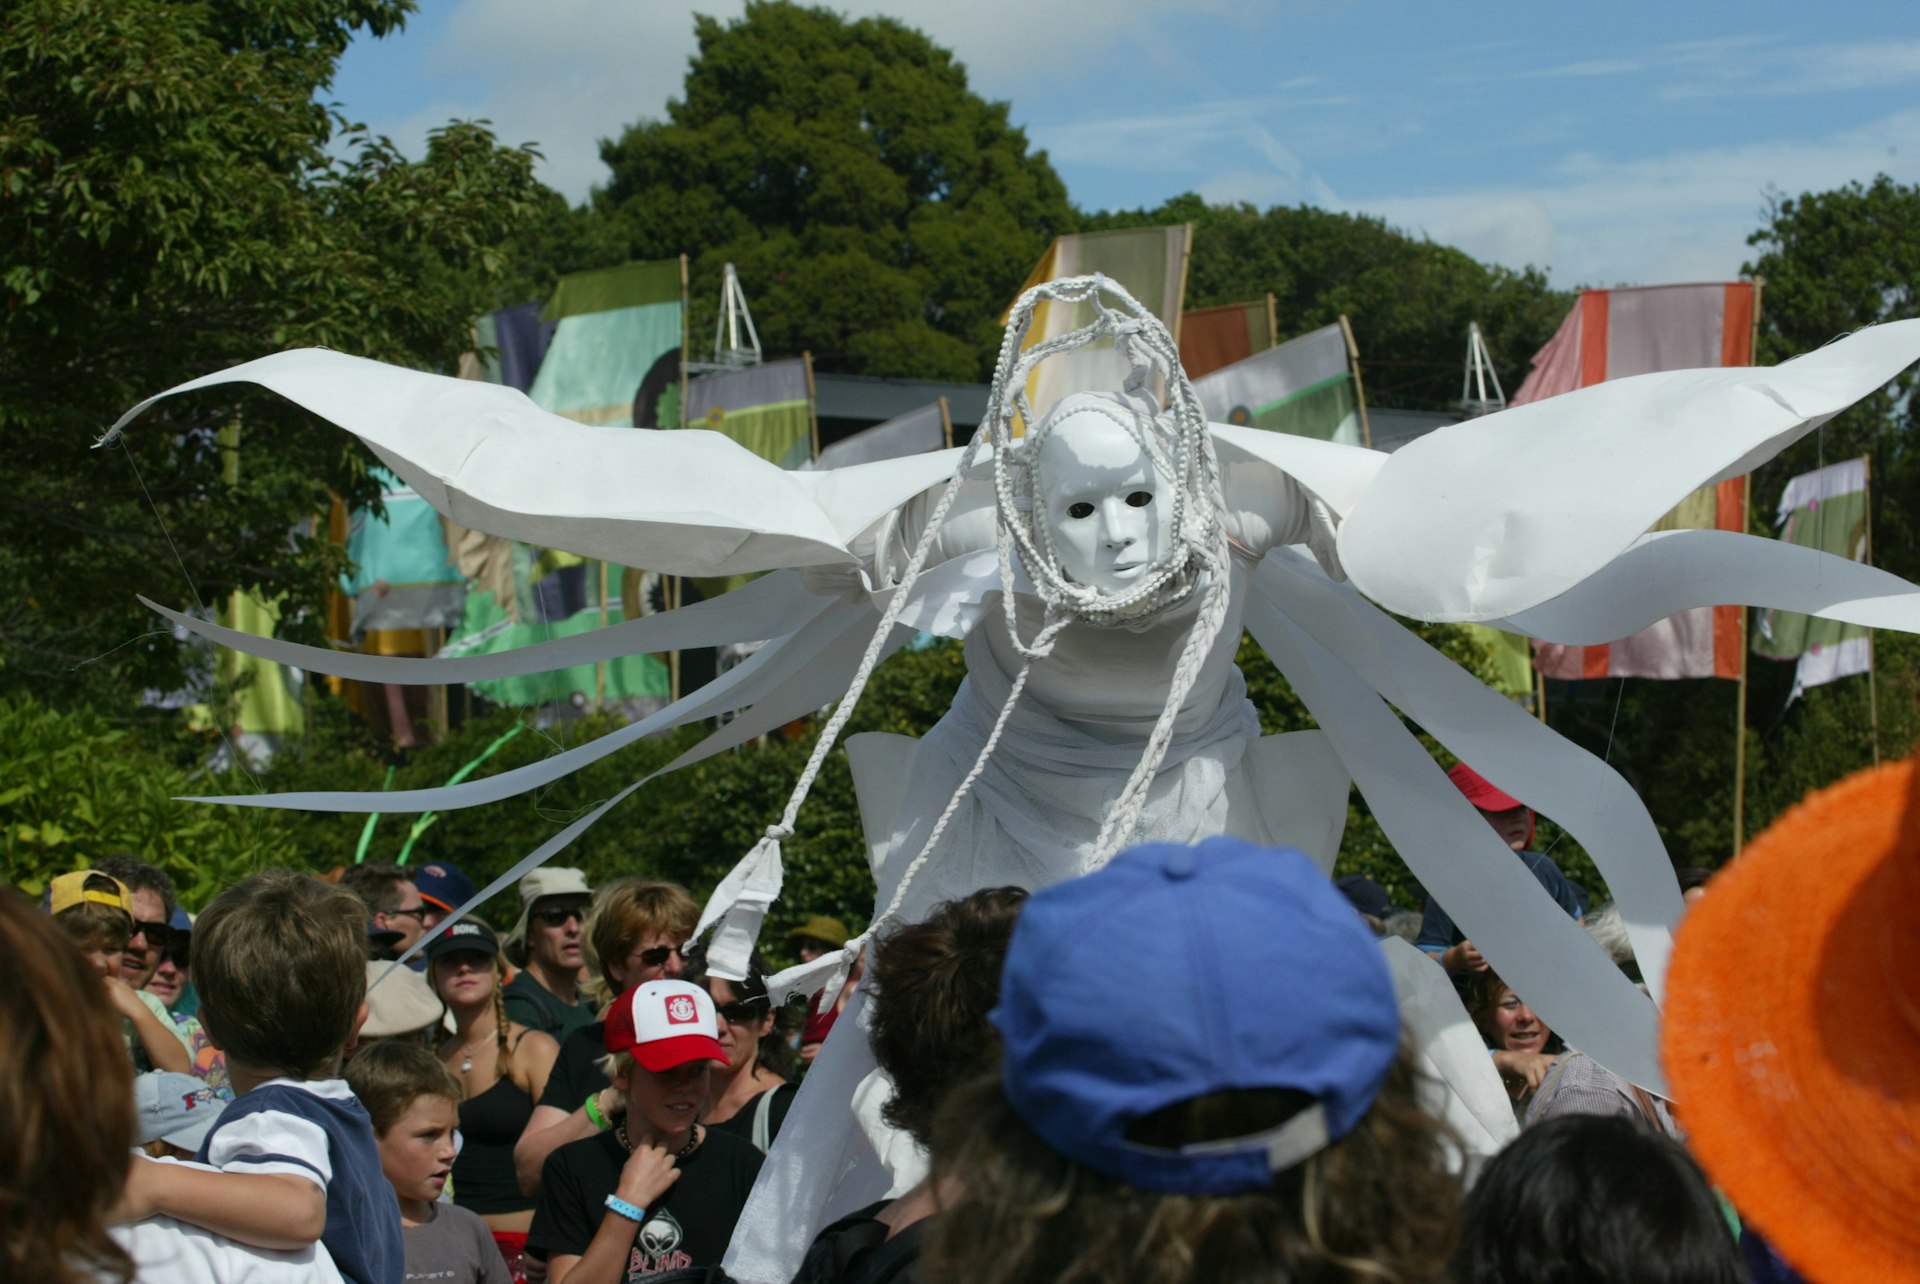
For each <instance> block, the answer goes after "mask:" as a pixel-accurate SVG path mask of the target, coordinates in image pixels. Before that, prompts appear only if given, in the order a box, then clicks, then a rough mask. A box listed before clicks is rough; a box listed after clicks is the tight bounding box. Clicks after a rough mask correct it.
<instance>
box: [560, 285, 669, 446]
mask: <svg viewBox="0 0 1920 1284" xmlns="http://www.w3.org/2000/svg"><path fill="white" fill-rule="evenodd" d="M541 319H542V320H545V321H553V322H557V323H558V324H557V325H556V326H555V328H554V332H553V341H552V343H551V344H549V345H548V347H547V351H546V356H545V358H544V359H543V360H542V361H541V363H540V372H539V373H538V374H537V375H535V376H534V379H533V386H532V387H531V388H530V389H528V392H527V395H528V396H530V397H532V398H533V401H534V404H535V405H538V406H540V407H542V408H543V409H546V410H551V411H553V412H554V413H555V414H559V415H565V416H566V417H567V418H569V419H576V420H578V421H580V422H581V423H583V424H601V425H606V426H609V427H617V428H631V427H633V399H634V394H635V393H637V392H638V391H639V390H640V381H641V380H642V379H644V378H646V376H647V371H648V370H649V369H651V368H652V367H653V363H654V362H655V361H657V360H659V358H660V357H661V355H662V354H664V353H666V352H667V351H669V350H670V349H673V348H677V347H679V346H680V341H681V337H682V331H683V328H684V326H685V322H686V287H685V278H684V277H683V276H682V273H681V263H680V260H679V259H677V258H672V259H656V260H653V261H651V262H646V263H627V264H623V265H622V266H620V267H612V268H602V269H601V270H599V271H597V272H577V273H575V274H574V275H572V276H564V277H561V278H560V284H559V285H558V286H556V287H555V288H554V291H553V297H552V298H550V299H549V300H547V306H546V309H545V311H543V312H542V313H541Z"/></svg>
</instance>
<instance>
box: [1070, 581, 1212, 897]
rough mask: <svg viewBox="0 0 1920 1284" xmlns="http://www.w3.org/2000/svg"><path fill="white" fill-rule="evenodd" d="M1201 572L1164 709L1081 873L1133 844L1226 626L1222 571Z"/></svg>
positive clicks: (1098, 865) (1109, 810)
mask: <svg viewBox="0 0 1920 1284" xmlns="http://www.w3.org/2000/svg"><path fill="white" fill-rule="evenodd" d="M1207 569H1208V573H1209V576H1210V578H1209V580H1208V583H1207V589H1206V596H1205V597H1204V598H1203V599H1202V601H1201V607H1200V615H1199V618H1198V619H1196V620H1195V621H1194V623H1193V629H1192V631H1191V632H1189V633H1188V634H1187V643H1186V646H1185V647H1183V648H1182V649H1181V652H1180V662H1179V664H1178V665H1177V666H1175V668H1174V671H1173V681H1172V683H1171V684H1170V686H1169V687H1168V691H1167V703H1166V705H1165V706H1164V707H1163V708H1162V709H1161V710H1160V717H1159V718H1158V719H1156V720H1155V722H1154V724H1153V731H1152V733H1151V734H1150V735H1149V736H1148V737H1147V747H1146V750H1145V752H1143V753H1142V754H1141V755H1140V761H1139V762H1138V763H1137V764H1135V766H1134V769H1133V775H1131V776H1129V777H1128V778H1127V783H1126V786H1125V788H1123V789H1122V790H1121V791H1120V796H1119V797H1118V798H1116V799H1115V800H1114V803H1113V806H1112V807H1111V808H1110V809H1108V811H1107V818H1106V820H1105V822H1103V823H1102V824H1101V826H1100V835H1099V837H1098V838H1096V839H1095V840H1094V844H1093V852H1092V854H1091V855H1090V856H1088V858H1087V859H1086V860H1085V861H1084V862H1083V863H1082V865H1081V869H1082V871H1083V872H1084V871H1089V870H1095V869H1098V868H1100V867H1101V866H1102V865H1104V864H1106V863H1107V862H1108V861H1109V860H1111V859H1112V858H1113V856H1114V854H1115V853H1116V852H1118V851H1120V850H1121V849H1122V848H1124V847H1126V846H1127V845H1129V844H1130V843H1132V842H1133V839H1134V833H1135V831H1136V830H1137V829H1138V828H1139V827H1140V816H1141V813H1142V812H1143V811H1145V809H1146V805H1147V794H1148V792H1149V791H1150V790H1151V788H1152V786H1153V779H1154V777H1155V776H1156V775H1158V774H1159V772H1160V764H1161V763H1162V762H1163V761H1165V759H1166V756H1167V749H1168V747H1169V746H1170V745H1171V744H1172V743H1173V727H1174V722H1175V720H1176V719H1177V718H1178V717H1179V715H1180V707H1181V706H1182V705H1184V704H1185V703H1186V702H1187V693H1188V692H1190V691H1191V690H1193V684H1194V682H1195V681H1196V680H1197V679H1198V678H1199V676H1200V668H1201V666H1202V665H1203V664H1205V662H1206V659H1207V655H1208V653H1210V652H1211V651H1212V650H1213V644H1214V641H1215V639H1217V638H1218V637H1219V636H1220V630H1221V627H1222V626H1223V625H1224V624H1225V622H1226V618H1227V603H1228V598H1229V596H1230V593H1231V584H1230V582H1229V576H1228V570H1227V567H1226V566H1225V565H1224V564H1217V565H1210V566H1209V567H1208V568H1207Z"/></svg>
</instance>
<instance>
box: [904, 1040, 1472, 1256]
mask: <svg viewBox="0 0 1920 1284" xmlns="http://www.w3.org/2000/svg"><path fill="white" fill-rule="evenodd" d="M1116 1019H1122V1018H1116ZM1415 1089H1416V1080H1415V1074H1414V1070H1413V1066H1412V1062H1411V1061H1410V1060H1409V1059H1408V1057H1407V1056H1406V1055H1405V1053H1404V1052H1403V1053H1402V1055H1401V1056H1400V1057H1399V1058H1398V1059H1397V1060H1396V1061H1395V1063H1394V1065H1393V1068H1392V1070H1391V1071H1390V1072H1389V1073H1388V1076H1387V1079H1386V1082H1385V1083H1384V1084H1383V1085H1382V1086H1381V1089H1380V1092H1379V1095H1378V1096H1377V1097H1376V1098H1375V1099H1374V1102H1373V1105H1372V1107H1371V1108H1370V1109H1369V1110H1368V1112H1367V1115H1366V1117H1365V1118H1364V1119H1362V1120H1361V1121H1360V1123H1359V1125H1358V1126H1356V1127H1355V1128H1354V1130H1353V1131H1352V1132H1350V1133H1348V1134H1347V1135H1346V1136H1345V1137H1343V1138H1341V1139H1340V1140H1339V1141H1337V1142H1335V1143H1334V1144H1333V1145H1331V1146H1329V1147H1327V1148H1326V1149H1325V1150H1323V1151H1321V1152H1320V1153H1318V1154H1316V1155H1314V1156H1313V1157H1312V1158H1310V1159H1308V1160H1306V1161H1305V1162H1304V1163H1301V1164H1297V1165H1295V1166H1294V1167H1292V1168H1289V1169H1285V1170H1283V1171H1281V1172H1277V1173H1275V1174H1274V1175H1273V1184H1272V1185H1271V1186H1268V1187H1266V1188H1264V1189H1261V1190H1257V1191H1251V1192H1248V1193H1245V1194H1238V1195H1183V1194H1166V1193H1162V1192H1158V1191H1149V1190H1140V1189H1137V1188H1135V1187H1133V1186H1129V1185H1126V1184H1124V1183H1122V1182H1118V1181H1115V1180H1113V1179H1112V1178H1109V1177H1105V1176H1102V1175H1101V1174H1099V1173H1096V1172H1094V1171H1092V1170H1091V1169H1088V1168H1086V1167H1084V1166H1082V1165H1080V1164H1078V1163H1075V1162H1074V1161H1073V1160H1071V1159H1068V1158H1066V1157H1065V1156H1063V1155H1061V1154H1059V1153H1058V1152H1056V1151H1054V1150H1053V1149H1052V1148H1050V1147H1049V1146H1048V1145H1047V1144H1046V1143H1045V1142H1044V1141H1042V1140H1041V1139H1040V1137H1039V1136H1038V1135H1037V1134H1036V1133H1034V1131H1033V1130H1032V1129H1031V1128H1029V1127H1028V1126H1027V1124H1026V1122H1025V1121H1024V1120H1023V1119H1021V1117H1020V1116H1019V1114H1018V1113H1016V1112H1015V1110H1014V1109H1013V1106H1012V1104H1011V1103H1010V1102H1008V1100H1007V1097H1006V1093H1005V1092H1004V1091H1003V1090H1002V1088H1001V1084H1000V1076H999V1075H998V1073H992V1074H988V1075H983V1076H981V1077H979V1078H977V1079H975V1080H973V1081H972V1082H970V1083H967V1084H964V1085H962V1086H961V1087H960V1088H958V1089H956V1090H955V1091H954V1092H953V1094H952V1095H951V1096H949V1098H948V1099H947V1103H946V1105H945V1106H944V1107H943V1108H942V1109H941V1111H940V1115H939V1119H938V1121H937V1123H936V1125H935V1129H934V1144H933V1168H934V1177H935V1180H936V1182H937V1183H938V1188H939V1190H940V1191H941V1192H942V1194H943V1197H945V1198H948V1199H950V1202H949V1204H948V1206H947V1207H946V1208H944V1209H943V1212H942V1215H941V1216H940V1217H939V1218H938V1220H936V1221H935V1222H934V1223H933V1230H932V1232H931V1235H930V1239H929V1242H928V1245H927V1252H926V1257H925V1259H924V1260H925V1265H926V1278H927V1279H928V1281H929V1282H930V1284H961V1282H962V1281H964V1282H965V1284H1105V1282H1106V1281H1109V1280H1126V1281H1128V1284H1196V1282H1197V1281H1201V1280H1205V1281H1207V1284H1361V1282H1363V1281H1364V1282H1365V1284H1424V1282H1425V1281H1432V1280H1438V1279H1441V1278H1443V1276H1444V1273H1445V1271H1446V1264H1447V1257H1448V1254H1449V1253H1450V1252H1451V1251H1452V1249H1453V1241H1454V1236H1455V1234H1456V1209H1457V1207H1458V1203H1459V1196H1460V1183H1459V1179H1458V1178H1457V1177H1456V1176H1455V1175H1454V1173H1453V1172H1452V1168H1451V1163H1452V1156H1453V1154H1454V1151H1453V1147H1452V1142H1451V1137H1450V1134H1449V1133H1448V1132H1447V1129H1446V1126H1445V1125H1444V1124H1441V1123H1440V1122H1438V1121H1437V1120H1435V1119H1433V1118H1431V1117H1430V1116H1428V1115H1426V1114H1425V1113H1423V1112H1422V1111H1421V1109H1420V1107H1419V1103H1418V1101H1417V1099H1416V1097H1415ZM1296 1096H1297V1094H1290V1093H1272V1092H1254V1093H1244V1094H1242V1093H1227V1094H1213V1095H1212V1096H1211V1097H1208V1098H1203V1099H1200V1100H1199V1101H1196V1102H1192V1103H1187V1114H1188V1116H1189V1122H1190V1123H1193V1124H1196V1125H1199V1131H1203V1132H1206V1133H1211V1134H1218V1133H1220V1132H1221V1130H1222V1128H1223V1127H1224V1126H1226V1124H1227V1123H1228V1117H1229V1116H1231V1115H1233V1114H1235V1113H1238V1114H1239V1115H1240V1116H1241V1118H1240V1120H1239V1125H1238V1126H1237V1127H1236V1128H1234V1129H1233V1132H1232V1135H1248V1134H1250V1133H1252V1132H1256V1131H1260V1130H1262V1129H1265V1128H1270V1127H1272V1126H1274V1124H1275V1123H1276V1122H1277V1120H1276V1117H1275V1112H1276V1111H1277V1110H1285V1109H1292V1108H1297V1106H1298V1104H1299V1102H1298V1101H1297V1100H1294V1098H1295V1097H1296ZM1163 1116H1164V1112H1163ZM1156 1123H1157V1124H1159V1125H1160V1126H1161V1127H1162V1130H1165V1127H1166V1125H1168V1123H1169V1120H1168V1119H1166V1118H1165V1117H1160V1118H1157V1119H1156ZM1188 1131H1189V1134H1191V1133H1192V1132H1193V1129H1189V1130H1188ZM1188 1139H1189V1140H1191V1139H1192V1136H1191V1135H1189V1138H1188ZM1155 1140H1160V1138H1155Z"/></svg>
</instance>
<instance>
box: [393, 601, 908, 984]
mask: <svg viewBox="0 0 1920 1284" xmlns="http://www.w3.org/2000/svg"><path fill="white" fill-rule="evenodd" d="M871 630H872V625H871V622H870V621H859V622H857V623H856V625H855V626H854V627H851V628H849V629H847V630H844V631H842V632H841V633H839V634H838V635H836V636H835V637H833V638H829V639H828V640H827V642H826V644H825V645H824V646H823V647H822V648H821V652H820V661H819V663H817V664H815V665H814V666H812V667H811V668H807V667H804V666H801V667H800V668H799V671H798V672H796V673H794V674H792V675H791V676H789V677H788V678H787V679H786V681H785V682H784V683H783V684H782V685H781V686H780V687H779V688H778V689H777V690H775V691H774V692H772V693H770V694H769V695H768V696H767V697H766V698H765V699H763V700H762V701H760V703H759V704H756V705H755V706H754V707H752V708H750V709H748V710H746V711H745V712H743V713H742V714H740V716H739V717H736V718H734V719H733V720H732V721H730V722H728V723H727V724H726V725H725V726H724V727H721V728H720V729H719V730H718V731H716V732H714V733H713V734H712V735H710V736H708V737H706V739H704V740H702V741H700V743H699V744H696V745H694V746H693V747H692V748H690V749H688V750H687V751H686V752H685V753H683V754H681V755H680V756H679V757H677V758H675V759H674V760H673V761H672V762H670V763H668V764H667V765H666V766H664V767H662V768H660V769H659V770H658V771H656V772H653V773H652V774H651V775H647V776H643V777H641V778H640V779H639V780H636V781H634V782H633V783H632V784H630V785H628V786H626V787H625V788H624V789H622V790H620V792H619V793H617V794H615V795H614V796H613V797H611V798H609V799H608V800H607V801H606V802H604V803H601V804H600V805H599V806H597V807H595V808H594V809H593V810H592V811H591V812H588V813H587V814H586V815H585V816H582V817H581V818H580V819H578V820H576V821H574V822H573V823H572V824H570V825H568V826H567V827H566V828H565V829H563V830H561V831H560V832H559V833H557V834H555V835H554V836H553V837H552V838H549V839H548V840H547V841H546V842H544V843H542V844H541V845H540V846H539V847H537V848H535V849H534V850H533V851H532V852H530V853H528V854H527V855H526V856H524V857H522V858H521V859H520V860H519V861H518V862H516V863H515V864H514V866H513V867H512V868H511V869H509V870H508V871H507V872H506V873H504V874H502V875H500V877H498V878H496V879H494V880H493V881H492V882H491V883H488V884H487V885H486V886H485V887H483V888H481V889H480V891H479V892H478V893H476V894H475V895H474V897H473V899H471V900H469V901H468V902H467V903H466V904H464V905H462V906H460V907H459V909H457V910H456V911H454V912H453V913H452V914H449V915H448V916H447V917H446V918H444V919H442V920H441V921H440V922H439V923H438V924H436V925H435V926H434V928H433V929H432V930H431V931H429V932H428V933H427V934H426V935H425V936H423V937H421V938H420V939H419V940H418V941H415V942H414V943H413V945H412V946H411V947H410V948H409V949H408V950H407V952H406V953H405V954H403V955H401V957H400V961H401V962H405V961H406V960H407V959H410V958H412V957H413V956H414V955H415V954H418V953H419V952H420V951H421V950H422V949H424V948H425V947H426V945H427V944H428V942H430V941H432V940H433V938H434V937H436V936H438V935H439V934H440V933H442V932H444V931H446V930H447V928H449V927H451V926H452V925H453V924H455V923H457V922H459V921H460V920H461V919H462V918H464V917H466V916H467V914H469V913H471V912H472V911H473V910H474V909H476V908H477V907H479V906H481V905H484V904H485V903H486V902H487V901H488V900H490V899H492V898H493V897H494V896H495V895H497V894H498V893H500V892H502V891H505V890H506V889H507V888H508V887H511V886H512V885H513V884H515V883H517V882H519V881H520V880H521V879H522V878H524V877H526V876H527V875H528V874H529V873H531V872H532V871H533V870H535V869H538V868H539V867H540V866H541V865H544V864H545V863H546V862H547V861H549V860H551V859H553V857H554V856H556V855H558V854H559V853H560V852H561V851H562V850H564V849H565V848H566V847H567V846H568V845H569V844H571V843H572V842H573V840H574V839H576V838H578V837H579V836H580V835H581V834H584V833H585V832H587V830H588V829H590V828H592V827H593V825H594V823H595V822H597V821H598V820H599V819H600V818H601V817H602V816H604V815H606V814H607V812H609V811H611V810H612V809H613V808H614V807H616V806H618V805H619V804H620V803H621V802H623V801H625V800H626V798H627V797H628V796H629V795H630V794H632V793H633V792H634V791H635V790H637V789H639V788H640V787H641V786H643V785H647V784H650V783H651V782H653V781H655V780H658V779H660V777H662V776H666V775H670V774H672V773H673V772H676V771H678V770H680V769H681V768H682V767H688V766H691V765H693V764H694V763H696V762H700V761H702V760H704V759H706V758H711V757H712V756H713V755H715V754H717V753H721V752H723V751H725V750H728V749H733V748H736V747H738V746H740V745H743V744H745V743H746V742H747V741H749V740H751V739H753V738H754V737H755V736H760V735H765V734H766V733H767V732H769V731H771V730H773V729H774V728H775V727H778V726H782V725H784V724H786V723H788V722H791V721H793V719H794V718H796V717H798V716H799V715H800V713H802V712H805V711H807V710H810V709H818V708H819V707H820V706H821V705H823V704H826V703H828V702H830V701H831V700H833V698H834V697H835V696H837V695H839V694H840V693H841V692H843V691H845V690H846V685H847V678H848V677H849V676H850V675H851V674H852V673H853V670H854V668H855V666H857V665H858V664H859V662H860V653H861V650H862V648H863V647H864V646H865V644H866V640H867V638H868V637H869V636H870V635H871ZM911 638H912V634H911V633H910V632H908V631H907V630H904V629H900V630H895V632H894V635H893V636H892V637H891V638H889V639H888V642H887V648H886V654H889V655H891V654H892V653H893V652H894V651H896V650H898V649H899V648H900V647H901V646H903V645H905V644H906V643H907V642H908V641H909V640H911ZM741 667H742V668H744V667H746V666H744V665H742V666H741ZM703 689H704V688H703ZM696 694H697V693H696Z"/></svg>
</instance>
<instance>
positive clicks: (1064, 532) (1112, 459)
mask: <svg viewBox="0 0 1920 1284" xmlns="http://www.w3.org/2000/svg"><path fill="white" fill-rule="evenodd" d="M1037 463H1038V466H1039V473H1038V476H1037V478H1036V482H1037V486H1036V488H1037V489H1038V490H1039V491H1040V493H1041V495H1042V496H1043V497H1044V504H1045V520H1046V524H1047V533H1048V536H1049V538H1050V542H1051V543H1052V545H1053V552H1054V555H1055V556H1056V557H1058V558H1059V560H1060V569H1061V570H1062V571H1064V572H1065V573H1066V574H1067V576H1068V577H1069V578H1070V579H1072V580H1073V582H1074V583H1076V584H1084V585H1086V586H1087V587H1089V588H1094V589H1098V590H1100V591H1101V592H1103V593H1122V592H1125V591H1126V590H1128V589H1130V588H1133V587H1134V586H1135V585H1137V584H1138V583H1139V582H1140V580H1142V579H1143V578H1145V577H1146V575H1147V574H1148V573H1149V572H1150V571H1151V570H1152V569H1153V568H1154V567H1156V566H1157V565H1159V563H1160V562H1162V561H1163V560H1164V559H1165V558H1166V557H1167V556H1168V553H1169V551H1170V550H1171V549H1172V547H1173V544H1174V530H1173V520H1174V518H1173V514H1174V506H1173V505H1172V503H1170V502H1169V497H1168V495H1167V490H1168V487H1169V486H1170V485H1171V483H1169V482H1168V481H1167V480H1166V479H1165V478H1163V477H1161V476H1160V475H1159V474H1158V473H1157V472H1156V471H1155V470H1154V466H1153V461H1152V459H1150V458H1149V457H1148V455H1147V453H1146V451H1145V450H1144V449H1142V447H1141V445H1140V442H1139V440H1138V439H1137V438H1135V437H1134V435H1133V433H1132V432H1131V431H1129V430H1128V429H1127V428H1126V427H1125V426H1123V425H1122V424H1120V423H1118V422H1116V421H1115V420H1114V418H1113V417H1112V416H1111V415H1108V414H1103V413H1101V412H1099V411H1096V410H1084V411H1078V412H1075V413H1072V414H1069V415H1067V416H1066V417H1065V418H1063V419H1061V420H1059V421H1058V422H1056V423H1055V424H1053V425H1052V429H1051V431H1050V432H1048V434H1047V435H1046V439H1045V440H1044V441H1043V442H1042V443H1041V447H1040V451H1039V458H1038V460H1037Z"/></svg>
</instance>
